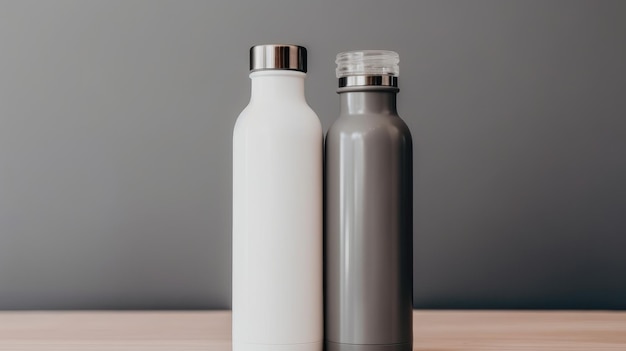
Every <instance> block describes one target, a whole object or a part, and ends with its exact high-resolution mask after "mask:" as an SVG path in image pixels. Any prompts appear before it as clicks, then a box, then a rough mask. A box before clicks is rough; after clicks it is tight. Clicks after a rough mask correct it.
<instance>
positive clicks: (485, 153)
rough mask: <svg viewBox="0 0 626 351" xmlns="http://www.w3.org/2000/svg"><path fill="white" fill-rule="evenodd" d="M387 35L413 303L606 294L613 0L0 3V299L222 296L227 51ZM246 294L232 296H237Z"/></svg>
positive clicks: (625, 116)
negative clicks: (409, 141) (406, 130)
mask: <svg viewBox="0 0 626 351" xmlns="http://www.w3.org/2000/svg"><path fill="white" fill-rule="evenodd" d="M268 42H286V43H297V44H303V45H305V46H307V47H308V48H309V52H310V56H309V63H310V65H309V68H310V71H309V77H308V78H307V83H306V84H307V86H306V87H307V97H308V101H309V103H310V105H311V106H312V107H313V108H314V109H315V110H316V111H317V112H318V114H319V116H320V118H321V120H322V123H323V125H324V127H325V129H327V128H328V127H329V125H330V123H331V122H332V121H333V119H334V118H335V116H336V115H337V114H338V106H339V103H338V97H337V96H336V94H335V86H336V79H335V77H334V68H335V67H334V56H335V54H336V53H337V52H339V51H342V50H349V49H363V48H369V49H372V48H373V49H391V50H396V51H398V52H399V54H400V58H401V77H400V84H401V89H402V91H401V92H400V96H399V100H400V101H399V109H400V113H401V115H402V116H403V117H404V118H405V119H406V121H407V123H408V124H409V126H410V128H411V130H412V131H413V134H414V139H415V148H416V150H415V155H416V169H415V225H416V228H415V233H416V236H415V287H414V291H415V305H416V306H417V307H437V308H439V307H442V308H463V307H469V308H626V254H625V253H624V252H625V249H626V186H625V185H626V184H625V180H626V156H625V155H624V153H625V151H626V96H625V95H626V2H623V1H412V0H404V1H379V0H376V1H360V0H350V1H340V2H335V1H304V0H301V1H293V0H271V1H254V0H250V1H228V2H212V1H205V2H199V1H180V2H179V1H168V2H165V1H125V0H124V1H8V2H7V1H4V2H2V3H1V10H0V123H1V124H0V308H1V309H56V308H227V307H229V305H230V247H231V244H230V240H231V239H230V227H231V225H230V214H231V198H230V197H231V179H230V177H231V135H232V134H231V133H232V127H233V125H234V122H235V119H236V117H237V115H238V113H239V112H240V111H241V110H242V109H243V108H244V107H245V105H246V103H247V100H248V98H249V79H248V77H247V67H248V48H249V46H251V45H253V44H258V43H268ZM251 293H253V292H251Z"/></svg>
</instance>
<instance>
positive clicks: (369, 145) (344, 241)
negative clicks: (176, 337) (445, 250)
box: [325, 88, 413, 351]
mask: <svg viewBox="0 0 626 351" xmlns="http://www.w3.org/2000/svg"><path fill="white" fill-rule="evenodd" d="M343 90H344V91H343V92H341V94H340V96H341V100H342V114H341V116H340V117H339V119H338V120H337V121H336V122H335V123H334V124H333V126H332V127H331V128H330V130H329V131H328V134H327V137H326V231H325V254H326V272H325V273H326V278H325V279H326V281H325V283H326V287H325V298H326V301H325V307H326V309H325V312H326V315H325V321H326V326H325V328H326V347H327V350H329V351H334V350H351V351H352V350H353V351H357V350H372V351H374V350H390V351H391V350H393V351H395V350H398V351H400V350H402V351H404V350H411V349H412V308H413V306H412V289H413V278H412V265H413V262H412V226H413V224H412V140H411V134H410V131H409V129H408V127H407V126H406V124H405V123H404V122H403V121H402V120H401V119H400V117H398V115H397V113H396V112H395V111H396V110H395V98H396V92H397V89H387V90H385V89H379V90H367V88H366V89H359V88H352V89H347V88H344V89H343ZM345 90H348V91H345Z"/></svg>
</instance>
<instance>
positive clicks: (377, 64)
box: [335, 50, 400, 88]
mask: <svg viewBox="0 0 626 351" xmlns="http://www.w3.org/2000/svg"><path fill="white" fill-rule="evenodd" d="M399 62H400V57H399V56H398V53H396V52H394V51H387V50H359V51H347V52H342V53H340V54H338V55H337V59H336V60H335V63H337V70H336V74H337V78H339V87H340V88H344V87H351V86H389V87H397V86H398V74H399V73H400V67H399V66H398V63H399Z"/></svg>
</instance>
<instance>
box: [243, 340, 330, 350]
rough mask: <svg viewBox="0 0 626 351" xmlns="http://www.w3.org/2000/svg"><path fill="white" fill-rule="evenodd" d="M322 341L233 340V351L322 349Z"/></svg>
mask: <svg viewBox="0 0 626 351" xmlns="http://www.w3.org/2000/svg"><path fill="white" fill-rule="evenodd" d="M322 346H323V343H322V342H321V341H320V342H309V343H303V344H252V343H239V342H233V351H322Z"/></svg>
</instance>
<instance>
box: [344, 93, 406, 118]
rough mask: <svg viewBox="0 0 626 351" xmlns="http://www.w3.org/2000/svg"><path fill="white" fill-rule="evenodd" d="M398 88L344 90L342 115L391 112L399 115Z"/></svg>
mask: <svg viewBox="0 0 626 351" xmlns="http://www.w3.org/2000/svg"><path fill="white" fill-rule="evenodd" d="M396 94H397V91H396V90H389V91H386V90H372V91H343V92H340V93H339V96H340V97H341V114H342V115H362V114H390V115H397V114H398V111H397V110H396Z"/></svg>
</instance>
